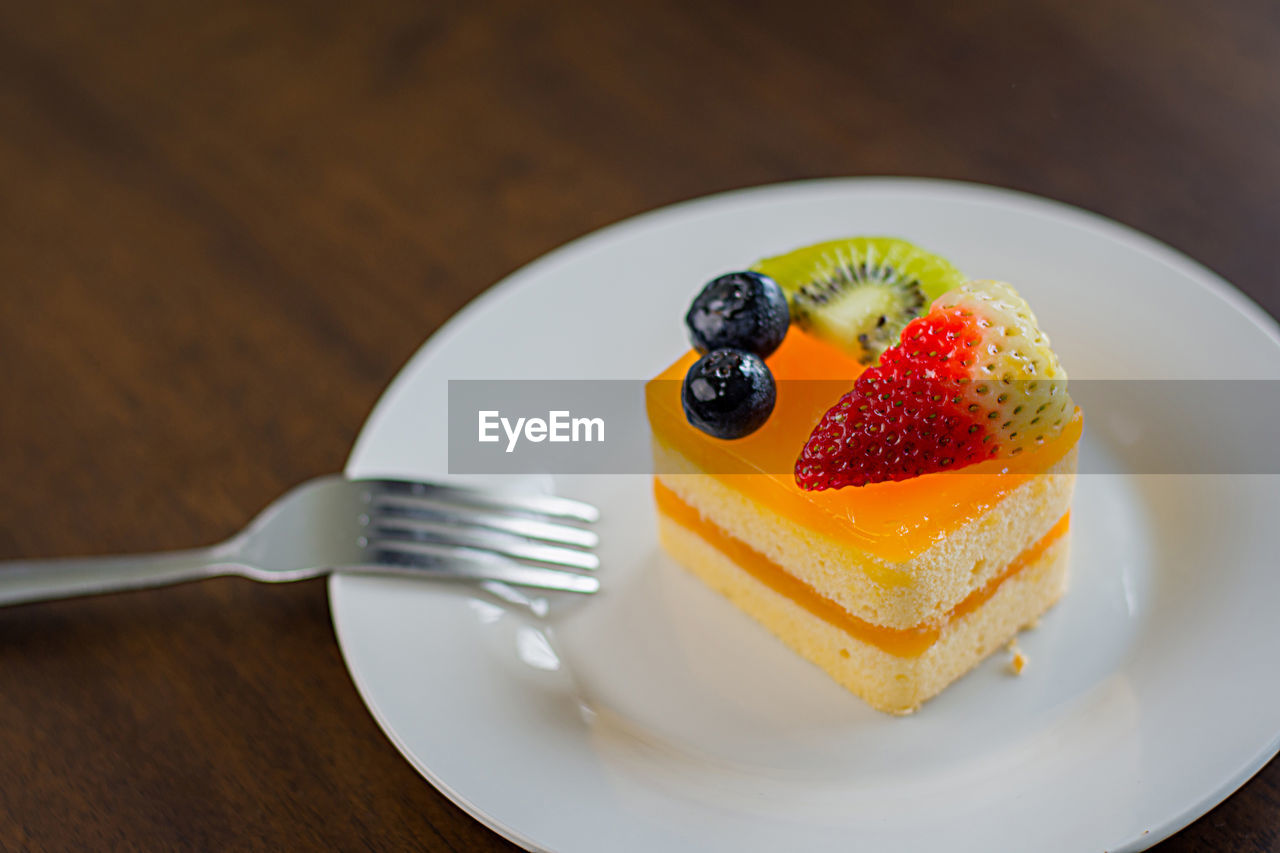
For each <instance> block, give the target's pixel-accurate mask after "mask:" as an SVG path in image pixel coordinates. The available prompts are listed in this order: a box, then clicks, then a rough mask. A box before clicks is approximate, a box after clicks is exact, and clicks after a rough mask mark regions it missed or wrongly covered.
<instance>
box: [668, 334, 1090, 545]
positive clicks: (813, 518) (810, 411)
mask: <svg viewBox="0 0 1280 853" xmlns="http://www.w3.org/2000/svg"><path fill="white" fill-rule="evenodd" d="M696 359H697V353H694V352H689V353H687V354H685V355H684V356H683V357H682V358H680V359H679V360H678V361H676V362H675V363H674V364H672V365H671V366H670V367H669V368H667V369H666V370H665V371H663V372H662V373H661V374H660V375H659V376H657V377H656V378H655V379H653V380H652V381H650V382H649V384H648V387H647V388H646V406H647V409H648V415H649V424H650V427H651V429H652V431H653V434H654V437H655V438H657V439H658V440H659V441H660V442H662V443H663V444H665V445H667V446H669V447H670V448H671V449H673V450H675V451H676V452H677V453H678V454H680V456H682V457H684V458H685V459H687V460H688V461H689V462H690V463H692V465H693V467H694V468H695V469H696V470H700V471H702V472H703V473H706V474H708V475H710V476H714V477H715V478H716V479H717V480H719V481H721V482H723V483H724V484H725V485H726V486H728V487H729V488H732V489H734V490H736V491H738V492H740V493H742V495H744V496H745V497H746V498H748V499H749V500H751V501H754V502H755V503H757V504H759V505H761V506H763V507H767V508H769V509H771V510H773V511H774V512H776V513H777V514H778V515H780V516H782V517H784V518H786V519H789V520H790V521H793V522H794V523H796V524H797V525H799V526H801V527H806V528H809V529H812V530H814V531H815V532H817V533H821V534H825V535H827V536H830V537H832V538H834V539H837V540H839V541H841V542H842V543H844V544H846V545H848V546H849V547H850V548H851V549H854V550H857V551H863V552H866V553H869V554H871V555H873V556H875V557H878V558H880V559H881V560H883V561H885V562H888V563H903V562H907V561H908V560H911V559H913V558H914V557H916V556H918V555H919V554H922V553H924V552H925V551H927V550H928V549H929V548H930V547H932V546H933V545H934V544H936V543H937V542H939V541H940V540H942V539H944V538H945V537H946V536H947V535H948V534H950V533H951V532H953V531H955V530H957V529H959V528H960V527H962V526H963V525H965V524H966V523H968V522H970V521H972V520H973V519H975V518H977V517H978V516H980V515H982V514H983V513H985V512H986V511H988V510H989V509H991V508H992V507H993V506H995V505H996V504H997V503H999V502H1000V501H1002V500H1004V499H1005V498H1006V497H1008V496H1009V495H1010V494H1011V493H1012V492H1013V491H1014V490H1015V489H1017V488H1018V487H1019V486H1021V485H1023V484H1024V483H1026V482H1028V481H1029V480H1030V479H1031V478H1032V477H1035V476H1037V475H1039V474H1042V473H1044V472H1046V471H1048V470H1049V469H1050V468H1052V467H1053V466H1054V464H1056V463H1057V462H1058V461H1060V460H1061V459H1062V458H1063V457H1064V456H1065V455H1066V454H1067V453H1068V452H1069V451H1070V450H1071V448H1073V447H1074V446H1075V445H1076V442H1077V441H1079V439H1080V434H1081V431H1082V429H1083V423H1084V422H1083V418H1082V417H1081V415H1080V413H1079V412H1078V411H1077V413H1076V416H1075V418H1074V419H1073V420H1072V421H1071V423H1070V424H1068V425H1067V427H1066V428H1065V429H1064V430H1063V432H1062V433H1061V434H1060V435H1058V436H1057V437H1056V438H1054V439H1052V440H1051V441H1048V442H1045V443H1044V444H1043V445H1041V446H1039V447H1037V448H1035V449H1034V450H1031V451H1028V452H1026V453H1023V454H1021V455H1019V456H1016V457H1014V458H1012V459H997V460H990V461H988V462H983V463H980V464H978V465H973V466H970V467H968V468H965V469H963V470H961V471H958V472H954V473H943V474H927V475H925V476H923V477H916V478H914V479H912V480H905V481H902V482H898V483H877V484H875V485H871V486H862V487H859V488H845V489H832V490H829V491H823V492H806V491H803V490H802V489H800V488H799V487H798V486H797V485H796V484H795V480H794V478H793V475H792V466H793V465H794V464H795V459H796V457H797V456H798V455H799V453H800V449H801V448H802V447H804V444H805V441H806V440H807V439H808V437H809V433H810V432H811V431H812V430H813V427H814V426H815V425H816V424H817V423H818V420H819V419H820V418H821V417H822V415H823V414H824V413H825V411H826V409H827V408H828V407H829V406H831V405H832V404H834V403H835V402H836V400H838V399H839V397H840V395H841V394H842V393H843V392H844V391H847V390H848V389H849V388H851V387H852V386H853V381H854V379H855V378H856V377H857V375H858V374H859V373H860V372H861V370H862V367H861V365H859V364H857V363H856V362H855V361H853V360H852V359H850V358H849V357H848V356H847V355H845V354H844V353H842V352H840V351H838V350H836V349H835V348H833V347H831V346H829V345H827V344H825V343H823V342H822V341H819V340H817V339H816V338H813V337H812V336H810V335H807V334H804V333H803V332H800V331H798V330H792V332H791V333H790V334H788V335H787V337H786V339H785V340H784V341H783V343H782V346H781V347H779V348H778V351H777V352H775V353H774V354H773V355H772V356H770V357H769V358H768V359H767V363H768V365H769V368H770V370H771V371H772V372H773V375H774V378H775V379H776V380H778V382H779V385H778V401H777V405H776V406H775V408H774V411H773V414H772V415H771V416H770V417H769V420H768V422H766V423H765V425H764V426H763V427H761V428H760V429H759V430H758V431H757V432H755V433H753V434H752V435H749V436H747V437H746V438H742V439H738V440H736V441H724V440H721V439H716V438H712V437H710V436H708V435H706V434H705V433H703V432H700V431H699V430H698V429H696V428H694V427H693V426H690V424H689V422H688V420H687V419H686V418H685V415H684V410H683V408H682V406H681V404H680V386H681V383H682V381H683V378H684V375H685V373H686V372H687V371H688V368H689V366H690V365H691V364H692V363H693V362H694V361H695V360H696ZM660 473H662V472H660ZM682 473H683V472H682Z"/></svg>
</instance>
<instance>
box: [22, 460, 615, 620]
mask: <svg viewBox="0 0 1280 853" xmlns="http://www.w3.org/2000/svg"><path fill="white" fill-rule="evenodd" d="M598 517H599V513H598V512H597V510H596V508H595V507H593V506H591V505H589V504H585V503H582V502H580V501H574V500H569V499H568V498H561V497H556V496H553V495H538V494H528V495H526V494H510V493H506V492H493V491H484V490H480V489H472V488H464V487H459V486H450V485H443V484H438V483H422V482H412V481H406V480H348V479H346V478H345V477H342V476H340V475H333V476H328V477H319V478H317V479H314V480H310V481H308V482H306V483H303V484H302V485H300V486H298V487H296V488H294V489H292V490H291V491H289V492H286V493H285V494H284V495H283V496H281V497H280V498H279V499H277V500H276V501H275V502H273V503H272V504H271V505H270V506H268V507H267V508H266V509H264V510H263V511H262V512H260V513H259V514H258V516H257V517H256V518H254V520H253V521H252V522H250V524H249V526H248V527H246V528H245V529H244V530H242V531H241V532H239V533H237V534H236V535H235V536H233V537H231V538H230V539H228V540H227V541H225V542H222V543H220V544H218V545H213V546H211V547H208V548H196V549H193V550H189V551H169V552H164V553H156V554H136V555H131V556H111V557H86V558H70V559H51V560H13V561H9V562H0V605H4V604H18V603H20V602H27V601H42V600H46V599H54V598H69V597H72V596H78V595H93V594H96V593H102V592H116V591H119V590H126V589H140V588H143V587H152V586H163V585H166V584H173V583H180V582H182V581H189V580H199V579H201V578H210V577H217V576H220V575H241V576H243V577H246V578H250V579H252V580H256V581H266V582H269V583H274V582H279V581H296V580H303V579H305V578H313V577H317V576H319V575H323V574H328V573H330V572H351V573H356V574H380V575H388V574H390V575H406V576H410V577H419V578H437V579H447V580H471V581H493V580H496V581H504V582H506V583H509V584H515V585H517V586H527V587H535V588H540V589H550V590H563V591H566V592H578V593H594V592H596V591H597V590H599V588H600V582H599V580H598V579H597V578H595V577H593V576H592V575H590V574H584V573H582V572H583V571H586V570H591V569H595V568H597V567H598V566H599V559H598V558H597V557H596V555H595V554H593V553H591V552H590V551H589V550H586V549H590V548H594V547H595V546H596V544H597V543H598V537H597V536H596V534H595V533H593V532H592V531H590V530H587V529H586V528H584V527H582V526H580V525H581V524H583V523H591V522H593V521H596V520H597V518H598ZM566 522H575V523H566ZM552 567H557V568H552Z"/></svg>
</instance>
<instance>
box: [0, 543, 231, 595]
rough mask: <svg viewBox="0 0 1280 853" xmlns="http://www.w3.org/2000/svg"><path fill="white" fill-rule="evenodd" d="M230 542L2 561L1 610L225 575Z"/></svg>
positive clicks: (229, 554)
mask: <svg viewBox="0 0 1280 853" xmlns="http://www.w3.org/2000/svg"><path fill="white" fill-rule="evenodd" d="M234 554H235V548H234V546H233V545H232V543H224V544H221V545H214V546H212V547H209V548H194V549H192V550H189V551H165V552H161V553H155V554H130V555H124V556H111V557H70V558H56V559H51V560H10V561H5V562H0V606H3V605H6V604H22V603H25V602H31V601H49V600H52V599H56V598H73V597H75V596H80V595H96V594H98V593H103V592H121V591H123V590H129V589H143V588H146V587H152V586H167V585H169V584H175V583H181V582H183V581H190V580H199V579H201V578H207V577H213V576H215V575H221V574H226V573H227V571H228V565H227V564H228V562H229V559H230V558H231V557H232V556H233V555H234Z"/></svg>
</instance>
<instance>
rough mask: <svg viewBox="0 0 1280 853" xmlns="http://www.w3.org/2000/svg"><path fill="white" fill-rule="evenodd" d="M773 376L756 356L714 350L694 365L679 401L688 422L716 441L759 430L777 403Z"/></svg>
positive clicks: (741, 351)
mask: <svg viewBox="0 0 1280 853" xmlns="http://www.w3.org/2000/svg"><path fill="white" fill-rule="evenodd" d="M777 399H778V392H777V387H776V386H775V385H774V382H773V374H772V373H770V372H769V368H768V367H766V366H765V363H764V361H763V360H762V359H761V358H760V356H758V355H756V354H755V353H750V352H746V351H744V350H737V349H715V350H712V351H711V352H709V353H707V354H706V355H704V356H703V357H702V358H700V359H698V360H697V361H695V362H694V363H693V366H692V367H690V368H689V372H688V373H687V374H686V375H685V377H684V386H683V388H681V391H680V402H681V403H682V404H683V405H684V414H685V417H686V418H688V419H689V423H691V424H693V425H694V426H695V427H697V428H698V429H700V430H702V431H703V432H705V433H707V434H708V435H711V436H715V437H716V438H742V437H743V436H744V435H749V434H751V433H753V432H755V431H756V430H758V429H759V428H760V427H761V426H762V425H763V424H764V422H765V421H766V420H768V419H769V414H770V413H771V412H772V411H773V404H774V403H775V402H777Z"/></svg>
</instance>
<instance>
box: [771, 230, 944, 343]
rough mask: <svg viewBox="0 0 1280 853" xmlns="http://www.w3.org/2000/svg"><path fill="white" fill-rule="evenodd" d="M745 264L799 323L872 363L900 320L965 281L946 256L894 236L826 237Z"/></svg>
mask: <svg viewBox="0 0 1280 853" xmlns="http://www.w3.org/2000/svg"><path fill="white" fill-rule="evenodd" d="M752 269H753V270H755V271H756V272H759V273H764V274H765V275H767V276H769V277H770V278H772V279H773V280H774V281H776V282H777V283H778V285H779V286H780V287H781V288H782V290H783V291H784V292H785V293H786V294H787V300H788V301H789V302H790V303H791V319H792V321H793V322H795V323H797V324H798V325H799V326H800V328H802V329H805V330H806V331H808V332H810V333H811V334H813V335H815V336H816V337H819V338H822V339H823V340H825V341H828V342H830V343H832V344H835V345H836V346H838V347H840V348H841V349H843V350H845V351H847V352H849V353H850V354H852V355H853V356H854V357H856V358H857V359H858V360H859V361H861V362H862V363H863V364H874V363H875V362H876V361H877V360H878V359H879V358H880V353H882V352H884V351H885V350H886V349H887V348H889V347H891V346H893V345H894V344H896V343H897V342H898V336H899V334H901V332H902V329H903V327H904V326H906V325H907V323H910V322H911V321H912V320H913V319H915V318H916V317H919V316H920V315H922V314H924V313H925V312H927V311H928V310H929V304H930V303H931V302H933V300H934V299H936V298H938V297H939V296H941V295H942V294H944V293H946V292H947V291H948V290H952V289H953V288H956V287H959V286H960V285H962V284H964V283H965V281H967V279H966V278H965V277H964V276H963V275H962V274H961V273H960V271H959V270H958V269H956V268H955V267H954V266H952V265H951V263H950V262H949V261H947V260H946V259H944V258H940V257H938V256H937V255H935V254H933V253H931V252H926V251H925V250H924V249H921V248H919V247H918V246H915V245H913V244H911V243H908V242H907V241H906V240H899V239H897V238H895V237H850V238H847V239H844V240H830V241H828V242H825V243H818V244H816V245H813V246H805V247H804V248H802V249H796V250H795V251H792V252H788V253H787V254H785V255H779V256H777V257H774V258H765V259H764V260H762V261H760V262H758V263H757V264H755V265H754V266H753V267H752Z"/></svg>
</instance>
